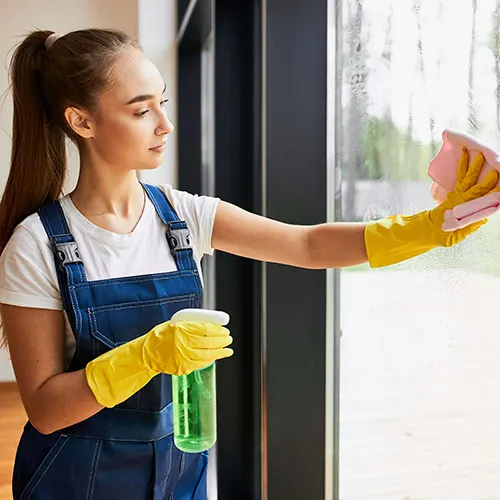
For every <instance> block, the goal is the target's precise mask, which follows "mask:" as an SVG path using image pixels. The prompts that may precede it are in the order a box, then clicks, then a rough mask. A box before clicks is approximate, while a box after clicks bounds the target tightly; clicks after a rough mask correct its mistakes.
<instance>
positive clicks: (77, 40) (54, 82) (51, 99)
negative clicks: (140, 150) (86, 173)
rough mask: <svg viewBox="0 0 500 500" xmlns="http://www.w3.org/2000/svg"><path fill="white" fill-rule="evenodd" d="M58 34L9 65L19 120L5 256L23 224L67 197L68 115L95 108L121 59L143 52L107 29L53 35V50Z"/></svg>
mask: <svg viewBox="0 0 500 500" xmlns="http://www.w3.org/2000/svg"><path fill="white" fill-rule="evenodd" d="M52 33H53V32H52V31H34V32H32V33H31V34H29V35H28V36H27V37H26V38H25V39H24V40H23V41H22V42H21V43H20V44H19V45H18V46H17V47H16V49H15V51H14V54H13V57H12V60H11V64H10V81H11V89H12V95H13V101H14V119H13V124H12V156H11V165H10V172H9V177H8V179H7V184H6V186H5V191H4V193H3V196H2V200H1V202H0V254H1V252H2V251H3V249H4V248H5V245H6V244H7V242H8V241H9V239H10V237H11V236H12V233H13V231H14V228H15V227H16V226H17V224H19V223H20V222H21V221H22V220H23V219H24V218H26V217H27V216H28V215H30V214H32V213H34V212H36V211H37V210H38V209H39V208H40V207H41V206H42V205H43V204H44V203H45V202H46V201H49V200H55V199H57V198H59V197H60V196H61V194H62V189H63V184H64V179H65V174H66V147H65V136H68V137H69V138H70V139H72V140H73V141H75V142H78V137H77V135H76V134H74V132H73V130H72V129H71V128H70V127H69V125H68V123H67V121H66V119H65V117H64V111H65V109H66V108H67V107H68V106H74V107H77V108H80V109H85V110H87V111H93V110H95V109H96V108H97V106H98V101H99V95H100V93H101V92H102V91H103V90H105V89H106V88H108V87H109V85H110V83H111V82H112V68H113V66H114V63H115V62H116V61H117V59H118V57H119V56H120V55H121V54H122V53H123V51H124V50H125V49H127V48H130V47H135V48H140V47H139V45H138V43H137V41H136V40H135V39H134V38H132V37H130V36H129V35H127V34H126V33H123V32H121V31H116V30H103V29H86V30H79V31H73V32H70V33H68V34H67V35H64V36H61V37H59V38H56V37H55V36H54V37H52V39H51V40H49V43H48V44H47V47H46V43H45V42H46V40H47V38H48V37H49V36H50V35H51V34H52ZM54 39H55V41H54Z"/></svg>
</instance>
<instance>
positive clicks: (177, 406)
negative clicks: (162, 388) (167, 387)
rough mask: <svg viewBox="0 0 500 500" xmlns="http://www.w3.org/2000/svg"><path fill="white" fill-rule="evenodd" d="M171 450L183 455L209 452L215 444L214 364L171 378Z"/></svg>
mask: <svg viewBox="0 0 500 500" xmlns="http://www.w3.org/2000/svg"><path fill="white" fill-rule="evenodd" d="M172 396H173V403H174V404H173V406H174V442H175V446H177V448H179V450H181V451H185V452H187V453H200V452H202V451H206V450H208V449H210V448H211V447H212V446H213V445H214V444H215V441H216V440H217V409H216V392H215V363H212V364H211V365H209V366H207V367H206V368H203V369H201V370H196V371H194V372H192V373H190V374H189V375H181V376H175V375H172Z"/></svg>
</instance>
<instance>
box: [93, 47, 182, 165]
mask: <svg viewBox="0 0 500 500" xmlns="http://www.w3.org/2000/svg"><path fill="white" fill-rule="evenodd" d="M165 91H166V88H165V84H164V82H163V79H162V77H161V75H160V72H159V71H158V69H157V68H156V66H155V65H154V64H153V63H152V62H151V61H150V60H149V59H148V58H147V57H146V56H144V54H143V53H142V52H141V51H139V50H137V49H132V48H131V49H129V50H127V51H126V52H125V53H124V55H123V56H121V58H120V59H119V61H118V62H117V64H116V65H115V67H114V68H113V84H112V86H111V87H110V88H109V89H108V90H107V91H105V92H104V93H103V94H102V95H101V97H100V101H99V106H98V110H97V112H96V113H94V114H93V115H92V117H91V124H92V137H91V139H90V141H85V142H86V145H87V146H88V147H89V148H92V149H93V151H92V153H93V156H94V157H96V156H97V157H98V158H99V159H100V160H103V161H104V162H106V163H107V164H109V165H110V166H112V167H114V168H118V169H120V170H122V169H124V170H145V169H153V168H156V167H158V166H159V165H160V164H161V163H162V160H163V152H164V150H165V143H166V142H167V137H168V134H170V132H172V131H173V130H174V127H173V125H172V123H170V121H169V119H168V118H167V114H166V111H165V103H166V97H165Z"/></svg>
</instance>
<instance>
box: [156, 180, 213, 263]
mask: <svg viewBox="0 0 500 500" xmlns="http://www.w3.org/2000/svg"><path fill="white" fill-rule="evenodd" d="M161 188H162V189H163V190H164V192H165V194H166V195H167V198H168V199H169V200H170V202H171V203H172V205H173V207H174V209H175V211H176V212H177V215H178V216H179V218H180V219H181V220H184V221H186V224H187V225H188V228H189V231H190V233H191V239H192V242H193V250H194V253H195V254H196V256H197V257H198V258H199V259H201V258H202V257H203V255H212V254H213V252H214V249H213V248H212V233H213V229H214V222H215V214H216V212H217V206H218V205H219V202H220V199H219V198H214V197H212V196H200V195H196V194H190V193H187V192H186V191H179V190H177V189H174V188H172V186H170V185H168V184H164V185H162V186H161Z"/></svg>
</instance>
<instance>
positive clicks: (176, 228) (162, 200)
mask: <svg viewBox="0 0 500 500" xmlns="http://www.w3.org/2000/svg"><path fill="white" fill-rule="evenodd" d="M143 187H144V189H145V190H146V193H147V195H148V196H149V199H150V200H151V202H152V203H153V205H154V207H155V209H156V212H157V213H158V215H159V216H160V218H161V220H162V221H163V223H164V224H165V225H166V228H167V229H166V238H167V243H168V246H169V248H170V252H171V253H172V256H173V257H174V259H175V262H176V264H177V269H178V270H179V271H181V270H184V269H196V263H195V261H194V259H193V248H192V246H191V239H190V236H189V229H188V227H187V224H186V223H185V222H184V221H181V220H179V217H178V215H177V213H176V212H175V210H174V208H173V207H172V205H171V204H170V202H169V201H168V198H167V196H166V195H165V193H164V192H163V190H162V189H161V188H159V187H158V186H151V185H149V184H143Z"/></svg>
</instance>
